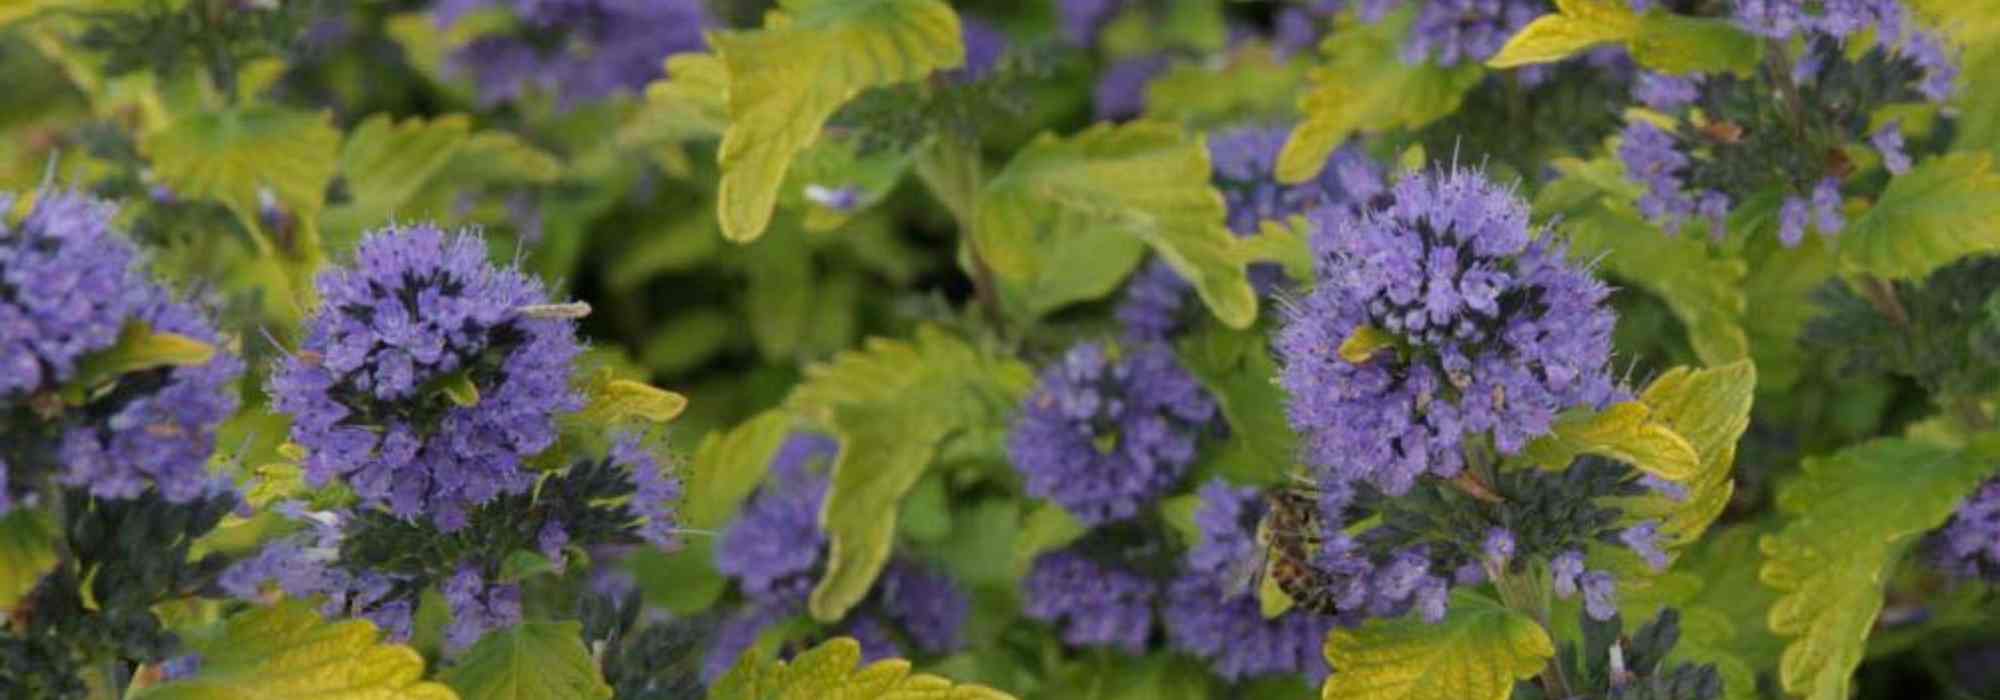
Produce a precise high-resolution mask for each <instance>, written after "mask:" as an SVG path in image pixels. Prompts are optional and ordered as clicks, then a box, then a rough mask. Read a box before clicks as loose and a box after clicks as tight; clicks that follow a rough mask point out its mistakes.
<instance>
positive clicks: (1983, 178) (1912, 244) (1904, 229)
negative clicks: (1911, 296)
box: [1840, 153, 2000, 279]
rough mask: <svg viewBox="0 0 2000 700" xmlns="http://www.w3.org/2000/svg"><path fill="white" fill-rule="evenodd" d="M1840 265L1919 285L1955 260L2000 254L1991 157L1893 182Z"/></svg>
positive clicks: (1847, 244)
mask: <svg viewBox="0 0 2000 700" xmlns="http://www.w3.org/2000/svg"><path fill="white" fill-rule="evenodd" d="M1840 248H1841V251H1840V253H1841V256H1840V260H1841V264H1842V266H1843V267H1845V268H1847V269H1848V270H1851V271H1854V272H1860V273H1866V274H1871V275H1876V276H1880V277H1885V278H1889V279H1917V278H1921V277H1923V276H1924V275H1926V274H1929V273H1930V271H1931V270H1934V269H1937V268H1938V267H1941V266H1943V265H1944V264H1946V263H1949V262H1951V261H1953V260H1957V259H1959V258H1962V257H1965V256H1967V255H1972V254H1975V253H1984V252H1990V251H1993V250H1995V249H2000V174H1996V173H1994V172H1993V155H1992V154H1991V153H1949V154H1946V155H1943V156H1940V157H1937V158H1932V159H1930V160H1926V161H1923V162H1921V163H1918V164H1917V166H1916V168H1914V169H1912V170H1911V171H1910V172H1908V173H1905V174H1903V175H1901V176H1898V177H1895V178H1891V179H1890V180H1889V187H1888V188H1887V189H1884V190H1883V191H1882V197H1881V198H1880V199H1878V200H1876V201H1875V206H1874V207H1872V208H1870V209H1869V210H1868V213H1866V214H1863V215H1861V218H1859V219H1857V220H1855V222H1854V225H1853V226H1852V227H1850V228H1849V229H1848V230H1847V232H1846V233H1844V234H1842V236H1841V241H1840Z"/></svg>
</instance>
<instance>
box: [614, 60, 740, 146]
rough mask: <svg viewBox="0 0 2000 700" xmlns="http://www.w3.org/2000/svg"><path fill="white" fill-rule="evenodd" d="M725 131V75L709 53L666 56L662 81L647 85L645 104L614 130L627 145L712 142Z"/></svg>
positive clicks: (726, 108)
mask: <svg viewBox="0 0 2000 700" xmlns="http://www.w3.org/2000/svg"><path fill="white" fill-rule="evenodd" d="M728 128H729V72H728V68H727V67H725V66H724V65H723V63H722V59H721V58H718V57H717V56H715V55H714V54H707V53H682V54H674V55H672V56H668V57H667V77H665V78H662V79H660V80H655V81H653V82H652V83H651V84H649V85H647V86H646V101H645V102H644V103H643V104H641V105H640V106H639V109H638V111H636V112H634V113H633V114H632V116H631V117H630V118H629V119H627V120H626V122H625V124H624V125H623V126H621V127H619V129H618V143H620V144H623V145H626V146H642V145H658V144H672V143H681V142H684V141H692V140H697V139H708V138H717V137H720V136H722V132H723V131H724V130H726V129H728Z"/></svg>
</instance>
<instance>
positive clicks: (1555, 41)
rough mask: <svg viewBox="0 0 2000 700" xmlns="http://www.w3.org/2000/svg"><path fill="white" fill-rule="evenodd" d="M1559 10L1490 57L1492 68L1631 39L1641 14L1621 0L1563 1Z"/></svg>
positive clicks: (1532, 24)
mask: <svg viewBox="0 0 2000 700" xmlns="http://www.w3.org/2000/svg"><path fill="white" fill-rule="evenodd" d="M1556 10H1557V11H1556V13H1555V14H1547V15H1542V16H1540V17H1537V18H1535V21H1533V22H1529V23H1528V26H1525V27H1522V28H1521V32H1520V33H1518V34H1515V35H1514V36H1513V38H1511V39H1508V40H1507V44H1506V45H1505V46H1502V47H1500V52H1499V53H1496V54H1494V55H1493V57H1492V58H1489V59H1486V65H1487V66H1489V67H1492V68H1514V67H1517V66H1526V65H1532V64H1536V63H1548V62H1550V61H1560V60H1562V59H1565V58H1569V57H1570V56H1574V55H1576V54H1578V53H1582V52H1583V51H1584V50H1585V49H1588V48H1590V47H1593V46H1597V45H1598V44H1608V43H1611V42H1620V41H1625V40H1628V39H1631V38H1632V37H1634V36H1637V35H1638V33H1639V15H1638V13H1635V12H1633V11H1632V8H1631V6H1629V5H1627V4H1625V3H1624V2H1622V1H1621V0H1559V1H1558V2H1557V3H1556Z"/></svg>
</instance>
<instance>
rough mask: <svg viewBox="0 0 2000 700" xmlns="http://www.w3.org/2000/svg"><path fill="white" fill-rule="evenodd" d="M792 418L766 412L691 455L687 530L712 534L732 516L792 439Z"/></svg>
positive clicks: (710, 436) (717, 436)
mask: <svg viewBox="0 0 2000 700" xmlns="http://www.w3.org/2000/svg"><path fill="white" fill-rule="evenodd" d="M791 432H792V417H791V416H790V415H789V414H787V413H785V412H783V411H765V412H763V413H759V414H757V415H756V416H754V417H752V418H750V420H746V421H743V422H742V423H740V424H738V425H737V426H736V427H735V428H731V429H730V430H729V431H728V432H725V433H709V434H708V435H707V436H704V437H703V438H702V439H701V445H700V446H699V447H696V448H695V451H694V468H693V469H692V470H691V471H690V473H689V475H688V485H687V494H688V496H687V498H686V499H685V500H686V502H687V506H686V508H687V511H686V517H687V520H688V525H689V526H690V527H695V528H701V529H715V528H718V527H721V526H722V525H723V523H726V522H728V521H729V518H730V516H732V515H735V513H736V507H737V506H738V505H739V504H741V503H742V502H743V499H745V498H748V497H749V496H750V492H752V491H755V490H757V484H759V483H762V482H763V481H764V472H765V470H767V469H769V468H770V466H771V457H772V456H774V455H776V454H777V453H778V448H779V447H781V446H783V445H784V444H785V438H786V437H787V436H789V435H791Z"/></svg>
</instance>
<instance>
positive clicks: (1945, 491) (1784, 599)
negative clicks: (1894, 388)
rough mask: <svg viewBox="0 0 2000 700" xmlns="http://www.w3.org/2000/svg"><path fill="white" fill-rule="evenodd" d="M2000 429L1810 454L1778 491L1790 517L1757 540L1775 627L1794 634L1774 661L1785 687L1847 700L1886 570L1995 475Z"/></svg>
mask: <svg viewBox="0 0 2000 700" xmlns="http://www.w3.org/2000/svg"><path fill="white" fill-rule="evenodd" d="M1996 458H2000V434H1992V433H1988V434H1985V435H1981V436H1979V437H1978V438H1976V439H1975V440H1974V442H1973V444H1972V445H1970V446H1969V447H1968V448H1966V449H1964V450H1954V449H1952V448H1950V447H1946V446H1943V445H1936V444H1931V443H1924V442H1916V441H1912V440H1904V439H1896V438H1885V439H1880V440H1875V441H1872V442H1868V443H1864V444H1861V445H1859V446H1856V447H1851V448H1848V449H1845V450H1842V451H1840V452H1838V453H1835V454H1834V455H1832V456H1829V457H1823V458H1817V459H1807V460H1806V461H1805V465H1804V467H1805V468H1804V473H1803V474H1802V475H1801V476H1800V477H1799V478H1798V479H1797V480H1795V481H1793V482H1791V483H1789V484H1787V485H1786V487H1785V488H1784V489H1783V490H1782V491H1780V492H1779V494H1778V508H1779V510H1780V511H1782V512H1783V513H1785V514H1787V515H1789V518H1788V519H1787V520H1786V523H1785V526H1784V529H1782V530H1779V531H1778V532H1777V533H1776V534H1772V535H1766V536H1765V537H1764V539H1763V542H1762V545H1761V546H1762V549H1763V551H1764V566H1763V569H1762V570H1761V571H1760V578H1762V580H1763V582H1764V583H1765V585H1768V586H1770V587H1772V588H1774V589H1777V590H1778V591H1779V592H1780V593H1781V594H1782V595H1781V596H1780V597H1779V598H1778V601H1777V602H1776V603H1775V604H1773V605H1772V606H1771V610H1770V614H1769V617H1768V620H1767V621H1768V623H1769V624H1770V628H1771V631H1772V632H1775V633H1777V634H1778V635H1779V636H1781V637H1791V638H1793V639H1792V640H1791V643H1790V644H1789V645H1788V646H1787V647H1786V648H1785V652H1784V655H1783V656H1782V657H1781V658H1780V661H1779V664H1778V677H1779V679H1780V680H1781V681H1782V682H1783V683H1784V687H1785V690H1786V691H1787V692H1789V693H1791V694H1794V695H1799V696H1803V697H1805V698H1807V700H1846V698H1848V697H1849V696H1850V694H1851V692H1852V690H1853V675H1854V669H1855V668H1856V667H1858V666H1859V665H1860V664H1861V659H1862V656H1863V655H1864V654H1865V653H1866V651H1867V642H1868V635H1869V633H1870V631H1872V630H1873V628H1874V626H1875V618H1876V617H1877V616H1878V615H1879V614H1880V613H1881V611H1882V595H1883V590H1884V588H1885V586H1886V585H1887V583H1888V578H1889V574H1890V572H1891V570H1892V567H1893V566H1894V565H1895V563H1896V561H1897V560H1898V559H1900V558H1901V557H1902V555H1903V552H1904V551H1905V550H1907V549H1908V548H1909V546H1910V545H1911V544H1912V543H1913V542H1915V541H1916V539H1917V538H1918V537H1919V536H1920V535H1922V534H1923V533H1925V532H1929V531H1930V530H1932V529H1934V528H1936V527H1938V526H1939V525H1942V524H1944V522H1945V520H1946V519H1947V518H1950V517H1951V514H1952V512H1953V511H1954V510H1955V509H1956V508H1957V507H1958V504H1959V502H1961V501H1963V500H1964V499H1965V497H1966V496H1967V495H1969V494H1971V493H1972V491H1973V489H1975V488H1977V487H1978V486H1979V484H1980V482H1981V481H1983V480H1984V479H1986V478H1987V477H1988V476H1991V475H1992V472H1993V462H1994V460H1995V459H1996Z"/></svg>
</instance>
